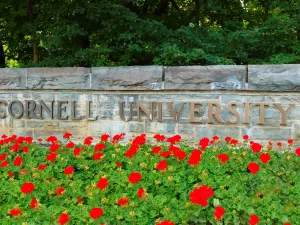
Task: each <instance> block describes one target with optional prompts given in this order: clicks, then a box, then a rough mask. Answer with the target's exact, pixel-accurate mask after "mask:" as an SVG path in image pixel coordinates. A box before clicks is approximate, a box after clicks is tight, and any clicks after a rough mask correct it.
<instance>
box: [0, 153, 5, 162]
mask: <svg viewBox="0 0 300 225" xmlns="http://www.w3.org/2000/svg"><path fill="white" fill-rule="evenodd" d="M5 159H6V153H2V154H1V155H0V161H3V160H5Z"/></svg>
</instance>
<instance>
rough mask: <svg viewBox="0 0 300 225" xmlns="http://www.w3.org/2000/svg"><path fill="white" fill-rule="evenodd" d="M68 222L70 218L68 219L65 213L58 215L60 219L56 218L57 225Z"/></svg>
mask: <svg viewBox="0 0 300 225" xmlns="http://www.w3.org/2000/svg"><path fill="white" fill-rule="evenodd" d="M68 222H70V218H69V215H68V214H67V213H62V214H61V215H60V217H59V218H58V223H59V224H60V225H64V224H66V223H68Z"/></svg>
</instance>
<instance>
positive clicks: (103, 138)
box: [101, 134, 109, 141]
mask: <svg viewBox="0 0 300 225" xmlns="http://www.w3.org/2000/svg"><path fill="white" fill-rule="evenodd" d="M108 138H109V135H108V134H102V135H101V141H107V140H108Z"/></svg>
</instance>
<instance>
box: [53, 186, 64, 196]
mask: <svg viewBox="0 0 300 225" xmlns="http://www.w3.org/2000/svg"><path fill="white" fill-rule="evenodd" d="M64 192H65V189H64V188H62V187H60V188H57V189H56V191H55V194H57V195H61V194H63V193H64Z"/></svg>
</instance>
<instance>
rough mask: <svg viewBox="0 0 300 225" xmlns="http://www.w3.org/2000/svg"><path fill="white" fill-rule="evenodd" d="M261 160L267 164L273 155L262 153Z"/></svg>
mask: <svg viewBox="0 0 300 225" xmlns="http://www.w3.org/2000/svg"><path fill="white" fill-rule="evenodd" d="M259 159H260V161H262V162H263V163H264V164H266V163H267V162H268V161H269V160H270V159H271V156H270V155H269V154H268V153H262V154H261V155H260V157H259Z"/></svg>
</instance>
